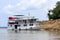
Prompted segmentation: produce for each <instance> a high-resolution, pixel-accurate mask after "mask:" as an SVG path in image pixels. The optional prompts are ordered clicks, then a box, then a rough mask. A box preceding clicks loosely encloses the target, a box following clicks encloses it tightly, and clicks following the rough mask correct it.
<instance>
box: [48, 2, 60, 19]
mask: <svg viewBox="0 0 60 40" xmlns="http://www.w3.org/2000/svg"><path fill="white" fill-rule="evenodd" d="M48 12H49V13H48V18H49V20H51V19H52V20H55V19H60V1H58V2H57V3H56V7H55V8H54V9H53V10H49V11H48ZM51 12H52V14H50V13H51Z"/></svg>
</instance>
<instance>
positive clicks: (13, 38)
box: [0, 28, 60, 40]
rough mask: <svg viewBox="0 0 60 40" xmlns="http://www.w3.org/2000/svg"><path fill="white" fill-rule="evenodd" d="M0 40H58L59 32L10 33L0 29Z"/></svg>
mask: <svg viewBox="0 0 60 40" xmlns="http://www.w3.org/2000/svg"><path fill="white" fill-rule="evenodd" d="M0 40H60V31H11V30H7V29H6V28H5V29H4V28H3V29H2V28H0Z"/></svg>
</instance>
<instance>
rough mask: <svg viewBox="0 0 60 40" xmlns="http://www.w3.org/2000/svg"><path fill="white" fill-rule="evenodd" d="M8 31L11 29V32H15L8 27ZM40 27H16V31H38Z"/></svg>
mask: <svg viewBox="0 0 60 40" xmlns="http://www.w3.org/2000/svg"><path fill="white" fill-rule="evenodd" d="M8 29H11V30H16V29H15V28H14V27H13V28H12V27H8ZM40 29H41V27H40V26H37V27H18V28H17V30H40Z"/></svg>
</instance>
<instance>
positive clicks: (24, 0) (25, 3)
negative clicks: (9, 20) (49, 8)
mask: <svg viewBox="0 0 60 40" xmlns="http://www.w3.org/2000/svg"><path fill="white" fill-rule="evenodd" d="M45 2H47V0H19V3H17V4H15V5H10V4H8V5H6V6H4V7H3V9H2V10H1V12H4V13H7V14H12V13H14V11H15V12H17V11H22V10H27V9H28V8H30V7H34V8H37V9H39V8H40V6H41V5H42V4H43V3H45ZM16 10H17V11H16Z"/></svg>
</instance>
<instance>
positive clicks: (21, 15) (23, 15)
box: [14, 15, 24, 16]
mask: <svg viewBox="0 0 60 40" xmlns="http://www.w3.org/2000/svg"><path fill="white" fill-rule="evenodd" d="M14 16H24V15H14Z"/></svg>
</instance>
